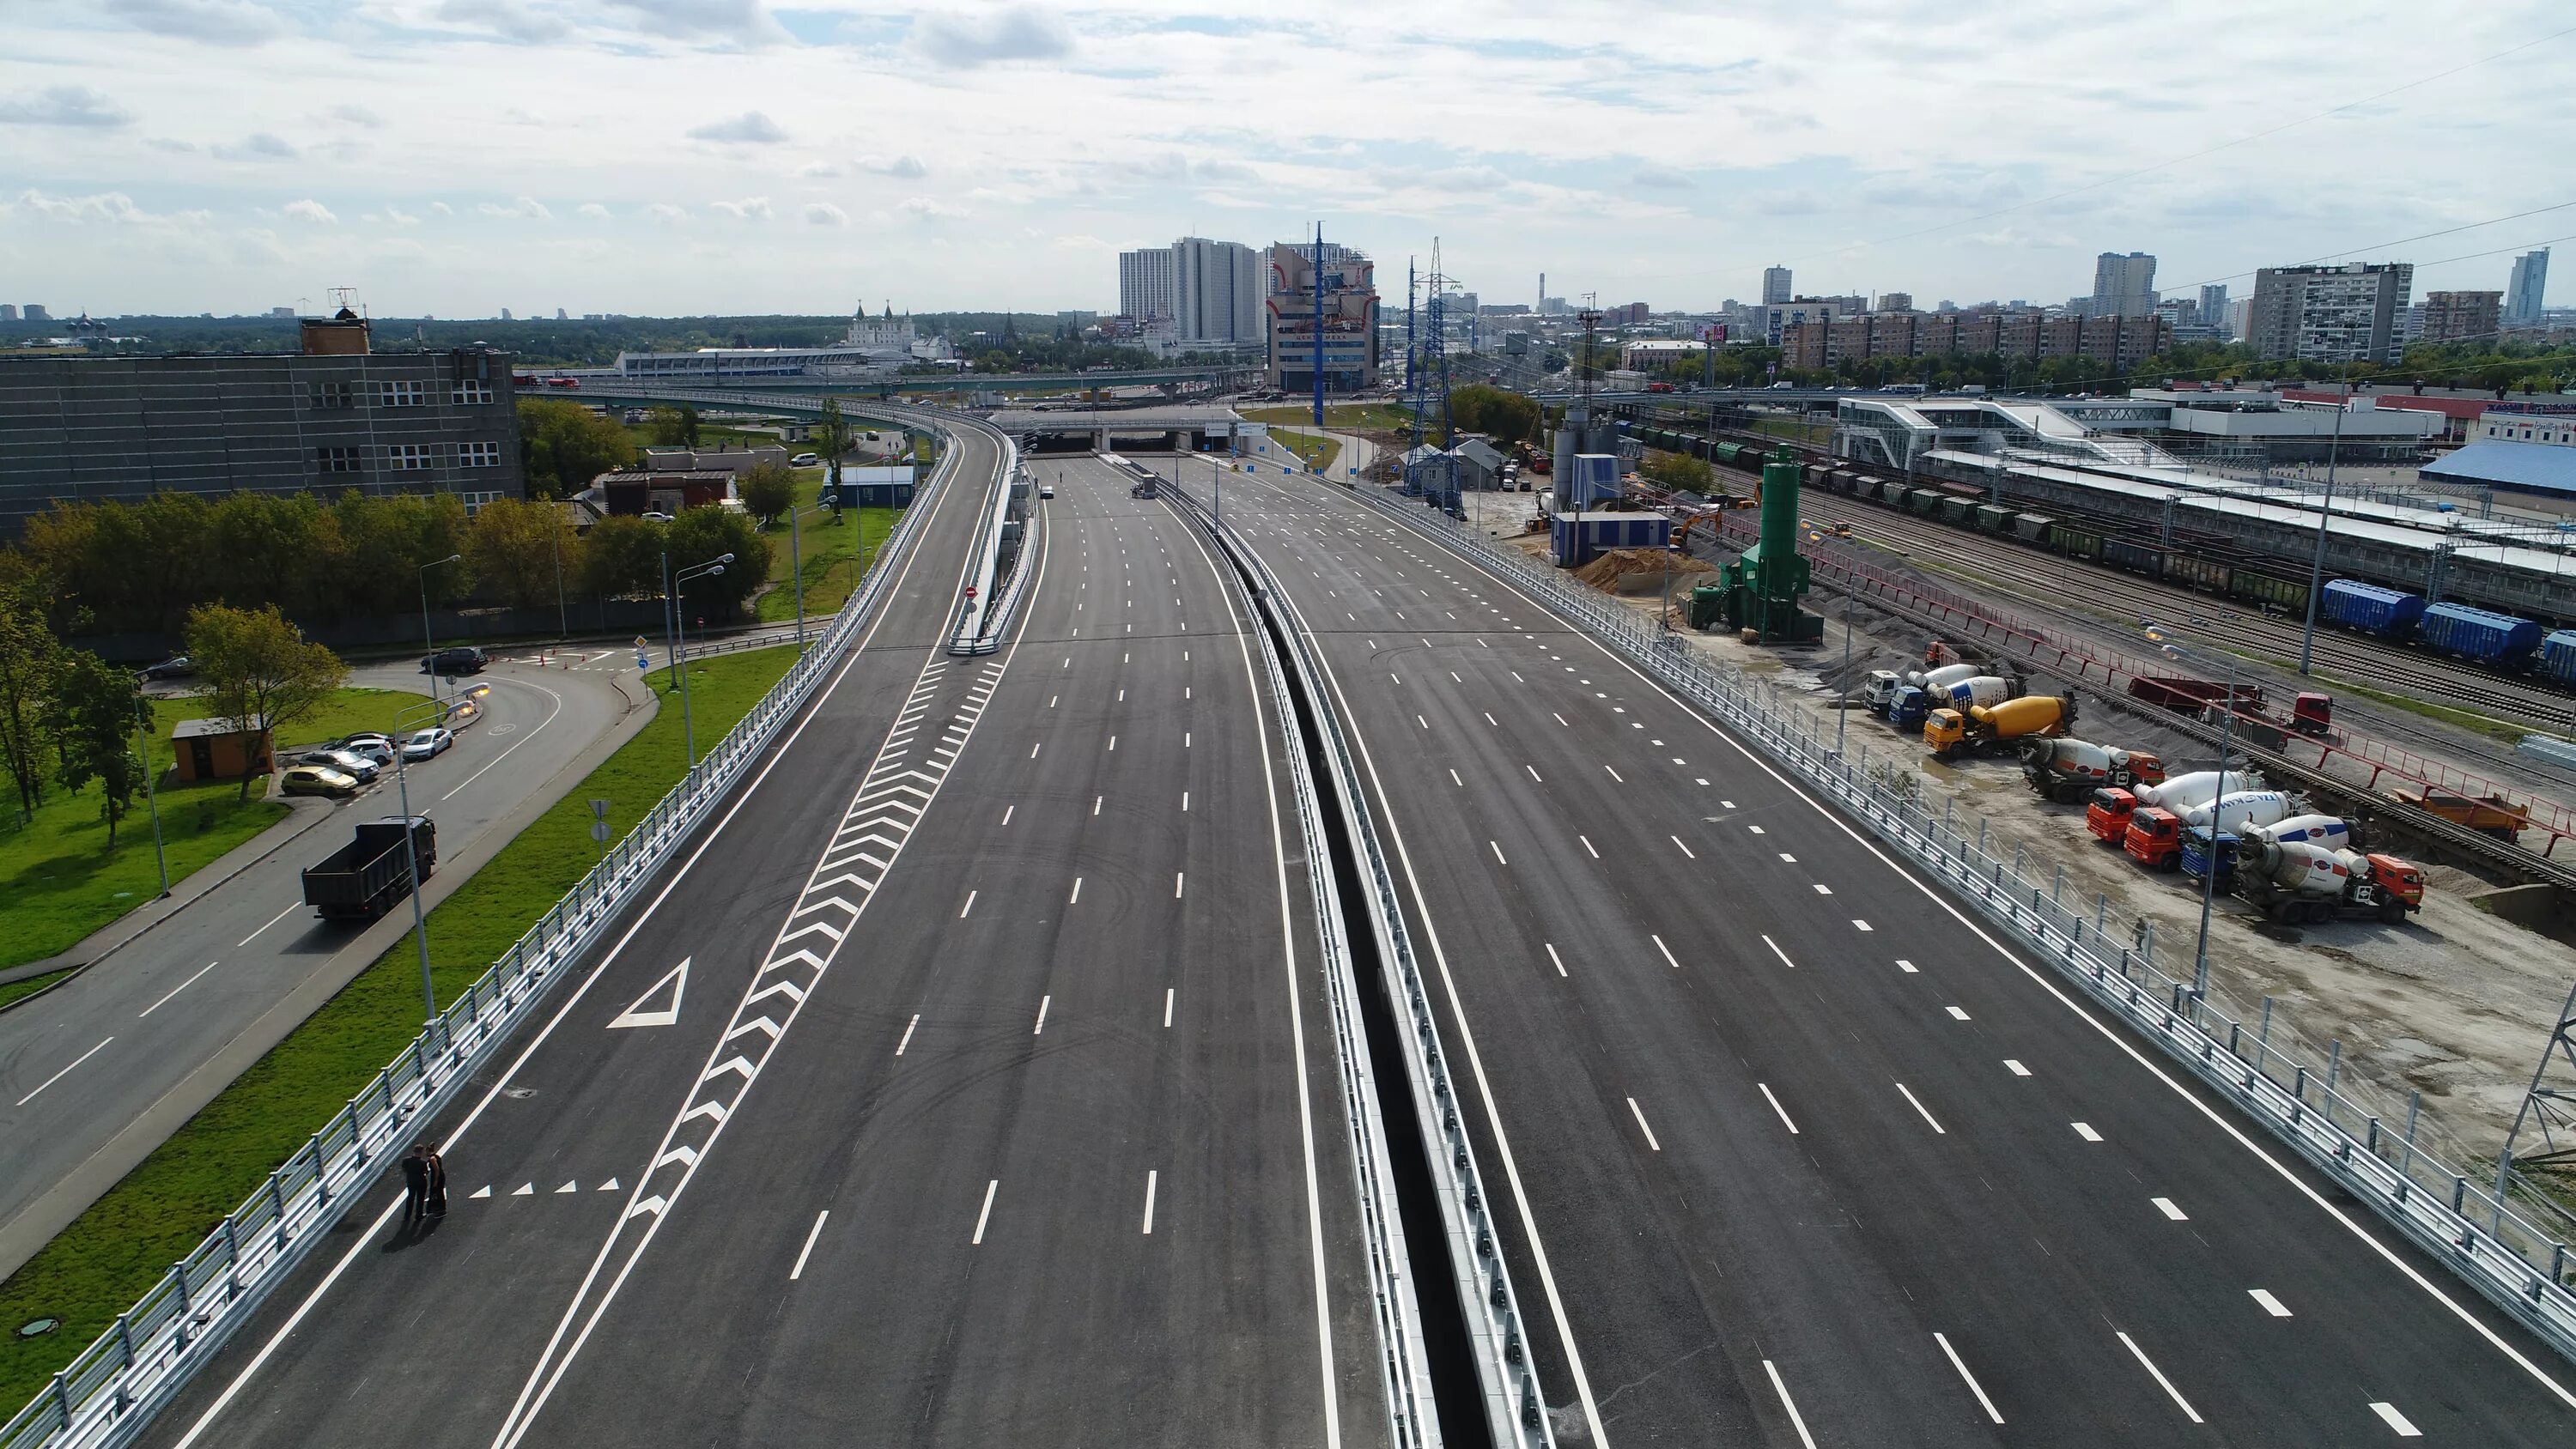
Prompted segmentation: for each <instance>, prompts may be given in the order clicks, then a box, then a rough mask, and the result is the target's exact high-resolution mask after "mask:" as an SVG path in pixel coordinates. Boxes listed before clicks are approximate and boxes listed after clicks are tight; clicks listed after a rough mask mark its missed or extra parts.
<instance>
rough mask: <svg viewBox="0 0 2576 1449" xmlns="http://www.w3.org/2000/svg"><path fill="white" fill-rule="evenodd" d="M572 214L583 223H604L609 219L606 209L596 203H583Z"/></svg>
mask: <svg viewBox="0 0 2576 1449" xmlns="http://www.w3.org/2000/svg"><path fill="white" fill-rule="evenodd" d="M573 214H574V215H575V216H578V217H580V218H581V219H582V220H584V221H606V220H608V219H609V210H608V208H607V207H604V206H602V205H600V204H599V203H598V202H596V201H585V202H583V203H582V204H581V205H580V206H579V207H578V208H576V209H575V210H574V212H573Z"/></svg>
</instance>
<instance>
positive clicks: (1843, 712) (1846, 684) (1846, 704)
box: [1834, 592, 1852, 760]
mask: <svg viewBox="0 0 2576 1449" xmlns="http://www.w3.org/2000/svg"><path fill="white" fill-rule="evenodd" d="M1851 657H1852V599H1851V594H1850V593H1849V592H1845V593H1844V595H1843V698H1842V708H1840V709H1838V710H1835V711H1834V758H1835V759H1838V760H1839V759H1841V758H1842V754H1843V727H1844V725H1845V724H1846V723H1848V722H1849V720H1850V719H1851V677H1852V673H1851Z"/></svg>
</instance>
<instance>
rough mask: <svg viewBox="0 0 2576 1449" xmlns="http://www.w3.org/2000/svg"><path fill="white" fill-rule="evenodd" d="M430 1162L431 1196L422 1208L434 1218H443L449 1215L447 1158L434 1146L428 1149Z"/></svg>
mask: <svg viewBox="0 0 2576 1449" xmlns="http://www.w3.org/2000/svg"><path fill="white" fill-rule="evenodd" d="M428 1162H429V1198H428V1200H427V1201H426V1202H424V1203H423V1204H422V1210H423V1211H424V1212H426V1213H427V1214H428V1215H429V1216H430V1217H432V1218H443V1217H445V1216H447V1159H446V1158H444V1157H441V1156H439V1155H438V1149H437V1148H435V1147H432V1148H430V1149H429V1150H428Z"/></svg>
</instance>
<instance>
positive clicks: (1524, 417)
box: [1449, 382, 1546, 445]
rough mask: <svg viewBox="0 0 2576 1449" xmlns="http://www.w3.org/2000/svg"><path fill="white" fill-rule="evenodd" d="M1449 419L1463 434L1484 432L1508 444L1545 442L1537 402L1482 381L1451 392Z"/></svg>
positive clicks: (1453, 389) (1454, 388)
mask: <svg viewBox="0 0 2576 1449" xmlns="http://www.w3.org/2000/svg"><path fill="white" fill-rule="evenodd" d="M1449 419H1450V421H1451V422H1454V423H1456V424H1457V425H1458V430H1459V431H1460V432H1462V433H1483V434H1485V435H1486V436H1487V437H1490V438H1494V439H1496V440H1498V441H1500V442H1502V443H1504V444H1506V445H1509V444H1511V443H1516V442H1523V441H1527V442H1531V443H1539V442H1544V441H1545V440H1546V435H1545V433H1544V431H1543V430H1542V428H1541V427H1540V422H1539V405H1538V400H1537V399H1535V398H1532V397H1528V396H1526V395H1524V394H1521V393H1517V392H1512V391H1509V390H1508V389H1504V388H1499V387H1489V386H1487V385H1486V384H1484V383H1481V382H1471V383H1469V384H1467V385H1466V386H1465V387H1453V388H1451V389H1449Z"/></svg>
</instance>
